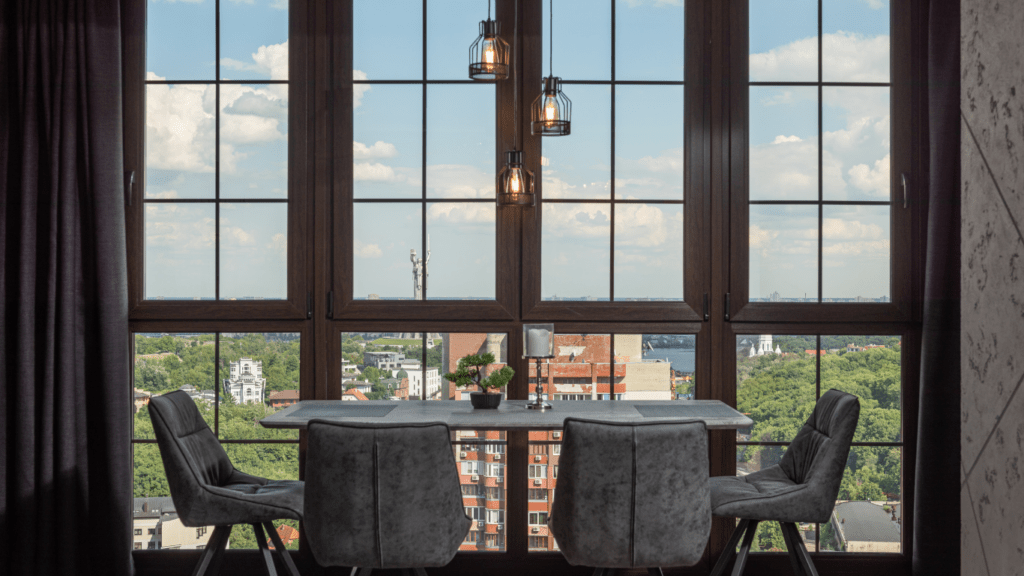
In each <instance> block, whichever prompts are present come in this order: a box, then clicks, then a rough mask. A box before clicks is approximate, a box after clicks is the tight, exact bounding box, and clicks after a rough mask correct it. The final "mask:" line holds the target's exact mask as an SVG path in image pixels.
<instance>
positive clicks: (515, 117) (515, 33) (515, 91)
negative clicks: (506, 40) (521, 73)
mask: <svg viewBox="0 0 1024 576" xmlns="http://www.w3.org/2000/svg"><path fill="white" fill-rule="evenodd" d="M488 1H490V0H488ZM515 11H516V16H515V25H514V26H513V27H512V57H513V58H515V60H514V61H513V62H512V124H513V127H512V134H513V135H514V137H513V139H512V149H513V150H518V149H519V85H518V84H517V83H516V78H517V74H516V72H517V70H516V69H517V68H518V67H519V53H518V52H517V50H518V47H519V0H516V4H515Z"/></svg>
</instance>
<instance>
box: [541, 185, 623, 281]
mask: <svg viewBox="0 0 1024 576" xmlns="http://www.w3.org/2000/svg"><path fill="white" fill-rule="evenodd" d="M610 240H611V206H610V205H608V204H562V203H558V204H544V224H543V228H542V232H541V245H542V246H543V249H542V250H541V277H540V278H541V295H542V296H541V297H542V298H543V299H544V300H608V297H609V290H610V284H609V280H610V277H609V274H608V267H609V265H610V262H609V257H610V255H609V246H608V245H609V243H610Z"/></svg>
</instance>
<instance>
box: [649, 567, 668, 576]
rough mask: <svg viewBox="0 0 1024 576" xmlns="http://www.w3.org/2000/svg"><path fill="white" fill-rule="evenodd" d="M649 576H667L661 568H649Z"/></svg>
mask: <svg viewBox="0 0 1024 576" xmlns="http://www.w3.org/2000/svg"><path fill="white" fill-rule="evenodd" d="M647 574H648V575H649V576H665V573H664V572H662V571H661V568H648V569H647Z"/></svg>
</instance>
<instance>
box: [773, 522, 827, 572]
mask: <svg viewBox="0 0 1024 576" xmlns="http://www.w3.org/2000/svg"><path fill="white" fill-rule="evenodd" d="M780 524H782V533H783V534H785V533H786V531H787V530H788V531H789V532H790V534H791V535H792V536H791V537H795V538H796V539H797V540H800V533H799V532H798V531H797V529H796V524H793V523H792V522H786V523H780ZM797 558H798V559H799V561H800V564H801V566H802V567H803V570H804V574H805V575H806V576H818V571H817V570H816V569H815V568H814V562H813V561H812V560H811V555H810V553H808V552H807V547H806V546H799V547H798V548H797Z"/></svg>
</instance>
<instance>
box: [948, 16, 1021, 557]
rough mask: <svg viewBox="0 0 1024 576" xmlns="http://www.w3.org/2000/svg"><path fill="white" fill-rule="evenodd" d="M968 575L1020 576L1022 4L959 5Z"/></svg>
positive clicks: (963, 503)
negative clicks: (1018, 575) (1015, 575)
mask: <svg viewBox="0 0 1024 576" xmlns="http://www.w3.org/2000/svg"><path fill="white" fill-rule="evenodd" d="M960 46H961V52H960V54H961V101H960V108H961V112H962V126H961V128H962V137H961V164H962V165H961V171H962V179H963V182H962V189H961V193H962V207H963V222H962V229H961V233H962V240H961V242H962V254H963V260H962V275H961V288H962V301H961V322H962V330H961V342H960V344H961V360H962V376H961V378H962V381H961V442H960V454H961V471H960V478H961V490H960V502H961V530H960V534H961V536H960V537H961V567H962V569H961V573H962V574H979V575H980V574H985V575H991V576H997V575H998V576H1010V575H1013V574H1024V482H1022V481H1021V475H1022V473H1024V393H1021V392H1020V387H1021V382H1022V379H1024V236H1022V235H1021V225H1022V224H1024V173H1022V166H1021V161H1022V158H1024V156H1022V154H1024V66H1022V59H1024V2H1020V1H1019V0H962V2H961V45H960Z"/></svg>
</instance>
